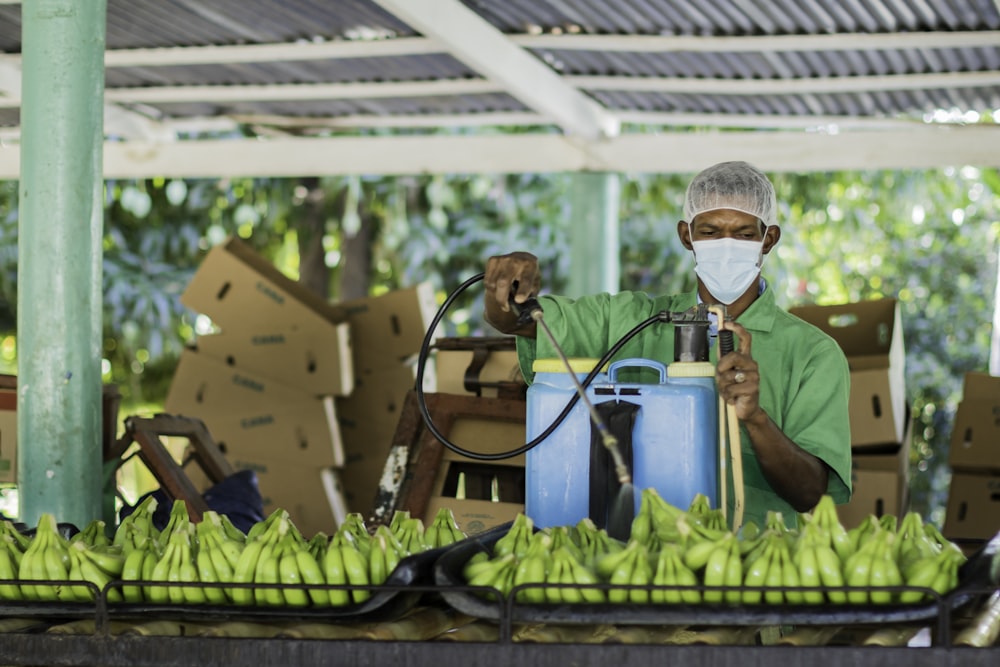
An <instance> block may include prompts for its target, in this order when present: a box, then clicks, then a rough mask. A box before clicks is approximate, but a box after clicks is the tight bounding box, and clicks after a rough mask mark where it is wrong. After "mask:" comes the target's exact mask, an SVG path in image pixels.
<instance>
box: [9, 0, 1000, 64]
mask: <svg viewBox="0 0 1000 667" xmlns="http://www.w3.org/2000/svg"><path fill="white" fill-rule="evenodd" d="M3 2H4V0H0V4H2V3H3ZM507 39H508V40H509V41H510V42H511V43H513V44H516V45H518V46H521V47H523V48H526V49H536V50H542V49H550V50H571V51H595V52H605V53H611V52H630V53H667V52H677V51H686V52H692V53H780V52H788V51H846V50H861V51H883V50H898V49H951V48H982V47H994V48H995V47H997V46H1000V30H979V31H961V32H943V31H937V32H909V33H902V32H901V33H874V34H853V35H845V34H842V33H838V34H831V35H747V36H740V37H724V36H720V37H702V36H691V35H586V34H575V35H574V34H562V35H508V36H507ZM445 52H446V49H445V46H444V45H443V44H442V43H441V42H439V41H437V40H432V39H428V38H426V37H397V38H393V39H377V40H345V41H334V42H295V43H279V44H231V45H229V44H227V45H222V46H177V47H164V48H146V49H113V50H108V51H107V53H106V54H105V58H104V65H105V67H170V66H176V65H212V64H216V65H224V64H238V63H262V62H287V61H300V62H305V61H310V60H332V59H345V58H384V57H392V56H419V55H427V54H432V53H445Z"/></svg>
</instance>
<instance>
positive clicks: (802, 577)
mask: <svg viewBox="0 0 1000 667" xmlns="http://www.w3.org/2000/svg"><path fill="white" fill-rule="evenodd" d="M796 553H797V556H798V568H799V581H801V583H802V586H803V588H805V589H806V590H804V591H803V592H802V600H803V602H805V603H806V604H822V603H823V599H824V598H823V592H822V591H819V590H809V589H818V588H819V587H820V586H821V585H822V580H821V579H820V575H819V562H818V559H817V556H816V546H815V545H807V546H804V547H801V548H800V549H799V550H798V552H796Z"/></svg>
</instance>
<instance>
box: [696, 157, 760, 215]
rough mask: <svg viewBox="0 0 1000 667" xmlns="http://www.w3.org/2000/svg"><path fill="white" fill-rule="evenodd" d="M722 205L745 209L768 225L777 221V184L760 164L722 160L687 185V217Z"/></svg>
mask: <svg viewBox="0 0 1000 667" xmlns="http://www.w3.org/2000/svg"><path fill="white" fill-rule="evenodd" d="M720 208H728V209H733V210H735V211H743V212H744V213H749V214H750V215H753V216H756V217H758V218H760V220H761V221H762V222H763V223H764V224H765V225H767V226H771V225H777V224H778V202H777V200H776V198H775V196H774V186H773V185H771V181H770V180H768V178H767V176H765V175H764V172H762V171H761V170H760V169H758V168H757V167H755V166H753V165H752V164H749V163H747V162H720V163H719V164H716V165H712V166H711V167H708V168H707V169H705V170H704V171H702V172H701V173H699V174H698V175H697V176H695V177H694V180H692V181H691V183H690V184H688V188H687V195H685V197H684V219H685V220H687V221H688V222H691V221H693V220H694V217H695V216H696V215H698V214H699V213H704V212H705V211H715V210H717V209H720Z"/></svg>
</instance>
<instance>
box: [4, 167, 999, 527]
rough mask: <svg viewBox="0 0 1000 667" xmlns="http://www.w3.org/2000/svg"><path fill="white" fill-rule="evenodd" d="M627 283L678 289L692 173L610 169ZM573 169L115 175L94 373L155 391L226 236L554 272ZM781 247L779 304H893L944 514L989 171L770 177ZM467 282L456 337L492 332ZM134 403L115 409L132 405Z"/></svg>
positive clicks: (551, 284) (980, 356)
mask: <svg viewBox="0 0 1000 667" xmlns="http://www.w3.org/2000/svg"><path fill="white" fill-rule="evenodd" d="M620 178H621V181H622V188H621V210H620V220H621V223H620V225H621V228H620V239H621V254H620V256H621V263H622V271H621V275H622V288H623V289H638V290H643V291H648V292H676V291H679V290H684V289H689V288H690V287H692V286H693V281H694V274H693V271H692V267H693V263H692V259H691V257H690V254H689V253H688V252H687V251H685V250H684V249H683V248H682V247H681V245H680V243H679V241H678V240H677V238H676V231H675V227H676V222H677V220H678V218H679V217H680V215H681V213H680V211H681V209H682V202H683V196H684V188H685V186H686V181H687V178H686V177H682V176H675V175H671V176H666V175H656V174H623V175H620ZM571 179H572V175H571V174H562V173H560V174H533V175H494V176H487V175H436V176H419V177H416V176H407V177H365V178H330V179H301V180H296V179H239V180H229V181H204V180H177V179H174V180H165V179H150V180H145V181H139V182H117V181H115V182H108V183H107V187H106V193H107V194H106V217H105V231H104V246H103V248H104V338H105V345H104V357H105V368H104V376H105V379H106V381H107V382H112V383H115V384H117V385H118V386H119V388H120V390H121V392H122V394H123V410H126V411H128V410H130V409H135V408H136V407H138V406H145V405H154V406H155V405H158V404H161V403H162V401H163V400H164V398H165V396H166V392H167V389H168V387H169V382H170V378H171V376H172V373H173V369H174V367H175V365H176V362H177V359H178V355H179V353H180V351H181V349H182V347H183V346H184V344H185V343H187V342H189V341H191V340H192V339H193V337H194V335H195V331H196V329H197V328H198V327H199V326H202V325H203V324H204V322H201V321H199V319H198V316H197V314H195V313H191V312H189V311H187V310H186V309H185V308H184V307H183V306H182V305H181V304H180V301H179V296H180V294H181V293H182V292H183V290H184V288H185V286H186V285H187V282H188V281H189V280H190V278H191V276H192V275H193V273H194V271H195V270H196V269H197V266H198V264H199V262H200V261H201V259H202V258H203V257H204V253H205V252H206V251H207V250H208V248H210V247H211V246H212V245H214V244H216V243H218V242H220V241H222V240H223V239H224V238H226V237H228V236H229V235H237V236H239V237H241V238H243V239H245V240H246V241H247V242H249V243H250V244H251V245H252V246H253V247H254V248H255V249H257V250H258V251H259V252H261V254H263V255H264V256H265V257H267V258H268V259H270V260H271V261H273V262H274V263H275V265H276V266H278V268H280V269H281V270H283V271H284V272H286V273H287V274H288V275H290V276H292V277H293V278H297V279H299V280H301V281H302V282H304V283H306V284H308V285H309V286H310V287H312V288H313V289H315V290H317V291H318V292H320V293H322V294H323V295H324V296H325V297H327V298H329V299H333V300H336V299H341V298H352V297H354V296H358V295H363V294H378V293H381V292H384V291H387V290H391V289H395V288H398V287H402V286H407V285H412V284H414V283H417V282H420V281H424V280H426V281H430V282H431V283H432V284H433V285H434V286H435V288H436V289H437V290H438V292H439V295H440V298H441V299H442V300H443V298H444V296H445V294H447V293H448V292H450V291H451V290H453V289H455V287H456V286H457V285H459V284H460V283H461V282H462V281H464V280H466V279H467V278H469V277H471V276H474V275H476V274H477V273H479V272H481V271H482V270H483V267H484V263H485V259H486V258H487V257H488V256H490V255H493V254H500V253H504V252H509V251H512V250H529V251H531V252H534V253H535V254H536V255H538V256H539V258H540V260H541V263H542V266H543V271H544V273H545V277H544V281H545V289H546V290H548V291H552V292H559V291H560V290H561V289H563V288H564V287H565V285H566V281H567V274H568V269H569V262H570V257H568V256H567V254H566V253H565V252H562V251H561V248H563V247H565V246H566V242H565V238H566V235H567V234H569V233H571V229H572V220H571V219H570V217H571V212H570V211H569V209H568V203H567V202H568V191H569V188H570V185H571ZM773 180H774V183H775V187H776V189H777V192H778V199H779V203H780V207H781V215H780V216H779V219H780V223H781V225H782V227H783V236H782V240H781V242H780V244H779V246H778V248H777V250H776V252H775V253H772V254H771V255H770V256H769V258H768V260H767V261H766V263H765V265H764V274H765V276H766V277H767V279H768V280H769V283H770V284H771V285H772V286H773V287H774V288H775V289H776V290H777V291H776V295H777V298H778V302H779V304H780V305H783V306H786V307H790V306H795V305H800V304H805V303H819V304H833V303H843V302H848V301H858V300H868V299H876V298H882V297H886V296H891V297H895V298H897V299H898V300H899V303H900V306H901V311H902V324H903V332H904V342H905V348H906V382H907V402H908V403H909V404H910V406H911V407H912V410H913V414H914V417H915V419H916V422H915V423H916V427H917V428H916V432H915V437H914V444H913V450H912V452H911V459H912V463H913V465H914V467H915V470H917V471H919V472H920V474H918V475H914V479H913V484H912V487H911V489H912V493H913V503H914V507H915V508H917V509H918V510H920V511H922V512H923V513H925V514H927V515H930V516H931V518H934V519H936V520H940V519H941V518H942V515H941V513H942V511H943V503H944V494H945V492H946V489H947V482H948V469H947V466H946V465H945V461H946V459H947V446H948V436H949V434H950V424H951V420H952V419H953V416H954V408H955V404H956V402H957V400H958V398H959V391H960V387H961V382H962V378H963V376H964V374H965V373H966V372H968V371H972V370H978V371H985V370H987V369H988V367H989V357H990V336H991V332H992V326H991V322H992V317H993V308H994V290H995V283H996V275H997V267H996V262H997V253H996V248H997V233H998V222H997V220H998V216H997V201H998V200H997V192H998V191H1000V175H998V173H997V171H996V170H981V169H976V168H971V167H965V168H947V169H940V170H928V171H905V172H904V171H878V172H874V171H873V172H837V173H810V174H774V175H773ZM17 224H18V214H17V184H16V183H14V182H0V235H2V236H0V296H2V299H3V301H2V307H0V333H3V334H4V339H3V342H2V344H0V362H2V363H3V364H4V368H5V369H6V370H7V372H15V369H16V338H15V337H16V320H15V313H16V308H17ZM480 298H481V292H477V291H476V290H469V292H468V293H466V294H463V295H462V297H461V298H460V299H458V300H457V301H456V304H455V306H454V307H453V309H452V311H451V313H450V317H449V318H448V319H447V320H446V327H447V331H448V333H449V335H493V333H494V332H492V330H491V329H490V328H489V327H488V326H486V325H485V324H484V323H483V320H482V313H481V310H482V309H481V307H480V306H479V304H478V300H479V299H480ZM126 413H127V412H126Z"/></svg>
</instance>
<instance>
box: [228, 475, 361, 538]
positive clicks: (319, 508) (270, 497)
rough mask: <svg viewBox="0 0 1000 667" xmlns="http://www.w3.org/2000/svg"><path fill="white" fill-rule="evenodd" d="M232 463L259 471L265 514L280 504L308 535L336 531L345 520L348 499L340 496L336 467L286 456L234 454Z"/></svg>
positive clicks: (259, 483)
mask: <svg viewBox="0 0 1000 667" xmlns="http://www.w3.org/2000/svg"><path fill="white" fill-rule="evenodd" d="M232 464H233V467H234V468H235V469H236V470H247V469H250V470H254V471H256V473H257V484H258V486H259V487H260V493H261V496H262V498H263V500H264V515H265V516H267V515H268V514H270V513H271V512H273V511H274V510H276V509H278V508H282V509H284V510H286V511H287V512H288V515H289V517H290V518H291V519H292V522H293V523H294V524H295V526H296V527H297V528H298V529H299V531H300V532H301V533H302V534H303V535H304V536H305V537H306V538H307V539H308V538H310V537H312V536H313V535H315V534H316V533H318V532H320V531H322V532H324V533H326V534H327V535H333V533H334V532H336V530H337V527H338V526H339V525H340V524H342V523H343V521H344V517H345V516H346V514H345V513H344V507H345V503H344V500H343V498H342V497H338V496H339V492H340V488H339V485H338V484H337V480H338V474H337V472H336V471H334V470H332V469H329V468H326V469H324V468H317V467H313V466H304V465H297V464H296V463H292V462H290V461H287V460H284V461H273V460H268V459H242V458H234V459H232ZM331 482H332V483H331Z"/></svg>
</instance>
